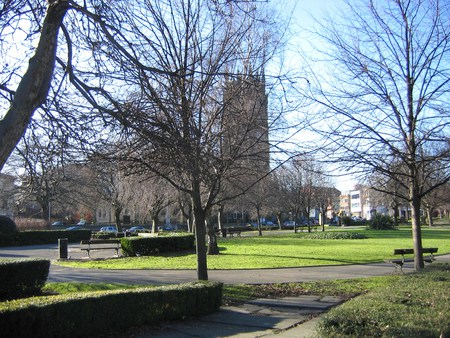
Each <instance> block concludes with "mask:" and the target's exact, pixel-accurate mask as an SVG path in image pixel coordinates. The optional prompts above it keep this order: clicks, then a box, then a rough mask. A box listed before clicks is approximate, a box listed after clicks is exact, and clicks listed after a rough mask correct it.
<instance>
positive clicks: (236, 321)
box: [202, 307, 305, 330]
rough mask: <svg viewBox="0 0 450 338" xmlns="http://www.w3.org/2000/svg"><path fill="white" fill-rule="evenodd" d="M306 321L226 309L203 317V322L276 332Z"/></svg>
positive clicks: (299, 318) (269, 313)
mask: <svg viewBox="0 0 450 338" xmlns="http://www.w3.org/2000/svg"><path fill="white" fill-rule="evenodd" d="M304 320H305V319H304V318H301V317H297V318H296V317H291V316H285V315H284V314H282V313H278V312H268V313H266V314H264V315H263V314H260V313H259V312H257V313H237V312H234V311H232V310H229V309H227V308H226V307H224V308H222V309H221V310H220V311H218V312H216V313H213V314H211V315H207V316H204V317H202V321H203V322H209V323H221V324H224V325H228V324H230V323H232V324H233V325H238V326H246V327H256V328H260V329H271V328H272V329H275V330H285V329H287V328H289V327H292V326H294V325H296V324H298V323H300V322H302V321H304Z"/></svg>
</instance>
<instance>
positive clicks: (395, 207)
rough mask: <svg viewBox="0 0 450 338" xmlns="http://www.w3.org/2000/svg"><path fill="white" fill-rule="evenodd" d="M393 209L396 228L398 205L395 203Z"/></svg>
mask: <svg viewBox="0 0 450 338" xmlns="http://www.w3.org/2000/svg"><path fill="white" fill-rule="evenodd" d="M392 209H394V227H398V214H399V212H398V204H396V203H395V204H394V205H393V206H392Z"/></svg>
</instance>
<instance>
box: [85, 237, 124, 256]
mask: <svg viewBox="0 0 450 338" xmlns="http://www.w3.org/2000/svg"><path fill="white" fill-rule="evenodd" d="M80 249H81V250H82V251H86V254H87V256H88V257H89V258H90V257H91V255H90V252H91V250H111V249H113V250H114V251H115V254H116V256H119V249H120V240H119V239H89V240H82V241H81V243H80Z"/></svg>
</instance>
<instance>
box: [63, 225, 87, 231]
mask: <svg viewBox="0 0 450 338" xmlns="http://www.w3.org/2000/svg"><path fill="white" fill-rule="evenodd" d="M66 230H69V231H73V230H84V228H83V227H80V226H78V225H74V226H71V227H68V228H67V229H66Z"/></svg>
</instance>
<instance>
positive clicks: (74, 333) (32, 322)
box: [0, 282, 222, 338]
mask: <svg viewBox="0 0 450 338" xmlns="http://www.w3.org/2000/svg"><path fill="white" fill-rule="evenodd" d="M221 301H222V283H218V282H194V283H187V284H180V285H171V286H163V287H157V288H141V289H134V290H116V291H100V292H92V293H75V294H67V295H64V296H46V297H33V298H27V299H22V300H14V301H11V302H5V303H0V332H5V333H6V332H7V333H8V337H11V338H12V337H46V338H47V337H85V336H88V337H92V336H98V335H102V336H105V337H106V336H108V335H112V334H117V333H119V332H124V331H126V330H127V329H129V328H132V327H137V326H142V325H150V324H157V323H160V322H161V321H164V320H174V319H179V318H183V317H189V316H202V315H205V314H209V313H212V312H215V311H217V310H218V309H219V307H220V305H221Z"/></svg>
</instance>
